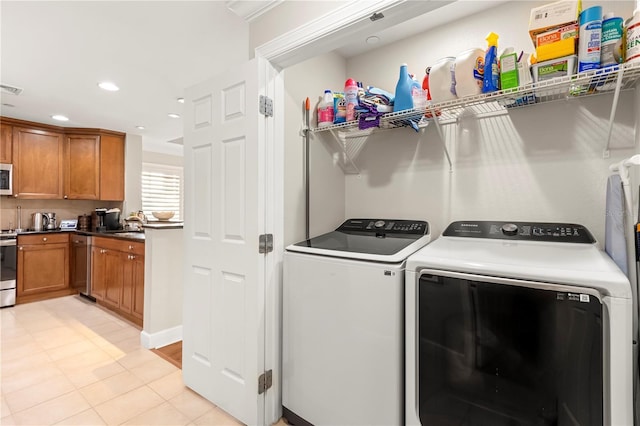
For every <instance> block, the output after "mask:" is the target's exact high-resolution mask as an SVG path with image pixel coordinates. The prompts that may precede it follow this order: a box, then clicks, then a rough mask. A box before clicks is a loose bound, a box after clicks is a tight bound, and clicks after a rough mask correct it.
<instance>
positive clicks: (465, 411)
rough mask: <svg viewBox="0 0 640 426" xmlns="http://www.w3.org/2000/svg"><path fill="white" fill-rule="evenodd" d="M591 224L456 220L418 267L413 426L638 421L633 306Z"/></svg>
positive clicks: (410, 372)
mask: <svg viewBox="0 0 640 426" xmlns="http://www.w3.org/2000/svg"><path fill="white" fill-rule="evenodd" d="M594 243H595V240H594V239H593V237H592V235H591V234H590V233H589V231H588V230H587V229H586V228H585V227H583V226H580V225H575V224H560V223H524V222H513V223H504V222H488V221H468V222H454V223H452V224H451V225H449V227H448V228H447V229H446V230H445V231H444V232H443V234H442V236H441V237H440V238H438V239H437V240H435V241H434V242H432V243H431V244H429V245H428V246H426V247H425V248H423V249H421V250H420V251H418V252H417V253H415V254H414V255H412V256H411V257H409V259H408V260H407V268H406V281H407V285H406V333H407V335H406V339H405V340H406V375H407V376H406V420H407V424H408V425H418V424H422V425H425V426H427V425H454V424H455V425H491V426H502V425H505V426H506V425H534V424H535V425H559V426H565V425H567V426H568V425H581V426H588V425H589V426H596V425H597V426H601V425H614V426H623V425H632V424H633V420H632V395H633V390H632V376H633V374H632V303H631V301H632V299H631V297H632V296H631V287H630V284H629V281H628V280H627V278H626V276H625V275H624V274H623V273H622V272H621V271H620V269H619V268H618V267H617V266H616V265H615V264H614V263H613V261H612V260H611V259H610V258H609V257H608V256H607V255H606V253H604V252H603V251H602V250H600V249H598V247H597V246H596V245H595V244H594Z"/></svg>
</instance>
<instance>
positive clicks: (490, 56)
mask: <svg viewBox="0 0 640 426" xmlns="http://www.w3.org/2000/svg"><path fill="white" fill-rule="evenodd" d="M498 37H499V36H498V34H496V33H494V32H491V33H489V35H488V36H487V38H486V40H487V44H488V47H487V53H485V55H484V77H483V80H482V93H488V92H495V91H496V90H498V89H499V88H500V68H499V66H498Z"/></svg>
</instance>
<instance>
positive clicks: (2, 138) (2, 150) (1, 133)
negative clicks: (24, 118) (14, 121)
mask: <svg viewBox="0 0 640 426" xmlns="http://www.w3.org/2000/svg"><path fill="white" fill-rule="evenodd" d="M12 150H13V126H10V125H9V124H5V123H0V163H5V164H11V162H12V161H13V160H12V157H11V156H12Z"/></svg>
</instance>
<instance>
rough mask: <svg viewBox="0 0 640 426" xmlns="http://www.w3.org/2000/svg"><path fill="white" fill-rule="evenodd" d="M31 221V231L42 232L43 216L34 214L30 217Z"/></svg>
mask: <svg viewBox="0 0 640 426" xmlns="http://www.w3.org/2000/svg"><path fill="white" fill-rule="evenodd" d="M32 216H33V217H32V221H33V230H34V231H42V230H44V220H45V219H44V216H43V215H42V213H39V212H36V213H34V214H33V215H32Z"/></svg>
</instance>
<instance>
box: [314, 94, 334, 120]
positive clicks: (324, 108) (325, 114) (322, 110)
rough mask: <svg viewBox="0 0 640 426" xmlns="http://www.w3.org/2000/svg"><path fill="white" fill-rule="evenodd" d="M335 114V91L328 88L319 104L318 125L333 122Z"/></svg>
mask: <svg viewBox="0 0 640 426" xmlns="http://www.w3.org/2000/svg"><path fill="white" fill-rule="evenodd" d="M333 115H334V114H333V93H332V92H331V90H328V89H327V90H325V91H324V96H323V97H322V101H320V104H318V127H324V126H328V125H330V124H333Z"/></svg>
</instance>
